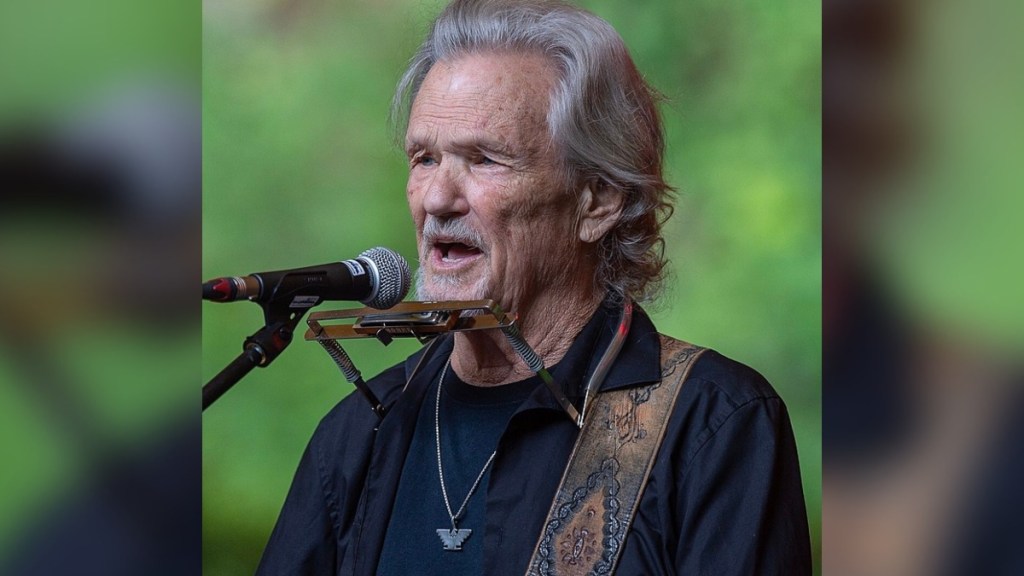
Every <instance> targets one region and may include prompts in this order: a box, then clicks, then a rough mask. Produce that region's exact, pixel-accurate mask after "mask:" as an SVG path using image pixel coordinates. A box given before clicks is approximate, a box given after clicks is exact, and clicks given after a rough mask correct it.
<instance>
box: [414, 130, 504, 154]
mask: <svg viewBox="0 0 1024 576" xmlns="http://www.w3.org/2000/svg"><path fill="white" fill-rule="evenodd" d="M435 142H436V139H434V138H411V139H408V140H406V143H405V153H406V155H407V156H411V155H413V154H414V153H416V152H419V151H421V150H425V149H428V148H431V147H432V146H434V145H435ZM448 147H449V148H450V149H452V150H454V151H455V152H458V153H460V154H465V153H473V152H488V153H492V154H496V155H500V156H504V157H507V158H512V157H514V156H515V154H514V152H513V150H512V149H511V148H510V147H509V146H508V145H507V144H506V143H505V142H502V141H500V140H498V139H496V138H488V137H486V136H481V135H478V136H472V137H470V138H466V139H462V140H457V141H454V142H451V143H449V145H448Z"/></svg>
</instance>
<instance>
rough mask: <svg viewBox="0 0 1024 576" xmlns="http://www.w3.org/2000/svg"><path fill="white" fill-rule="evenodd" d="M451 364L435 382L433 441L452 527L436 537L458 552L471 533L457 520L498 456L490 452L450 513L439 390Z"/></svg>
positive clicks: (439, 476)
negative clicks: (458, 503) (462, 498)
mask: <svg viewBox="0 0 1024 576" xmlns="http://www.w3.org/2000/svg"><path fill="white" fill-rule="evenodd" d="M451 363H452V361H451V359H450V358H449V359H448V362H446V363H445V365H444V369H442V370H441V379H440V380H438V382H437V399H436V400H434V440H435V441H436V442H437V476H438V478H439V479H440V480H441V496H443V497H444V507H445V508H446V509H447V510H448V517H449V518H451V521H452V527H451V529H450V530H449V529H448V528H438V529H437V535H438V536H439V537H440V538H441V543H442V544H444V549H445V550H450V551H454V552H458V551H460V550H462V544H463V543H464V542H465V541H466V539H467V538H469V535H470V534H472V533H473V531H472V530H471V529H469V528H459V527H458V526H457V525H456V524H457V522H458V520H459V518H461V517H462V513H463V512H465V511H466V504H469V499H470V498H471V497H472V496H473V492H476V489H477V486H479V485H480V480H482V479H483V477H484V473H485V472H487V468H488V467H489V466H490V465H491V462H493V461H494V457H495V456H496V455H497V454H498V451H497V450H495V451H494V452H491V457H490V458H488V459H487V462H485V463H484V467H483V468H481V469H480V473H479V474H477V475H476V480H475V481H473V486H471V487H470V488H469V494H466V499H465V500H463V501H462V506H459V511H458V512H455V513H452V505H451V503H450V502H449V501H448V489H447V488H445V486H444V466H442V465H441V388H442V387H443V386H444V377H445V375H447V374H448V366H450V365H451Z"/></svg>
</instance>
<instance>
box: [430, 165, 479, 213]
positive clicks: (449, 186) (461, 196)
mask: <svg viewBox="0 0 1024 576" xmlns="http://www.w3.org/2000/svg"><path fill="white" fill-rule="evenodd" d="M464 180H465V179H464V175H463V174H462V171H461V170H460V167H459V165H458V163H457V162H455V161H454V160H453V159H451V157H449V158H444V159H443V160H442V161H441V162H440V163H439V164H438V165H437V166H436V167H435V168H434V169H433V170H432V171H431V174H430V176H429V177H428V178H426V179H425V182H424V183H423V191H422V193H423V200H422V202H423V210H424V211H426V212H427V213H428V214H430V215H431V216H436V217H439V218H451V217H455V216H462V215H464V214H466V212H468V211H469V203H468V202H467V200H466V195H465V190H464V184H465V182H464Z"/></svg>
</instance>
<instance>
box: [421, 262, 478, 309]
mask: <svg viewBox="0 0 1024 576" xmlns="http://www.w3.org/2000/svg"><path fill="white" fill-rule="evenodd" d="M487 293H488V290H487V283H486V281H484V280H480V281H477V282H473V281H469V280H466V279H464V278H459V277H453V276H445V275H442V274H427V273H424V272H423V269H422V268H420V269H419V270H418V271H417V272H416V298H417V299H418V300H422V301H427V302H438V301H443V300H456V301H466V300H484V299H486V298H489V296H487Z"/></svg>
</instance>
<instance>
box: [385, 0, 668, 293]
mask: <svg viewBox="0 0 1024 576" xmlns="http://www.w3.org/2000/svg"><path fill="white" fill-rule="evenodd" d="M488 51H534V52H536V53H539V54H542V55H544V56H545V57H547V58H549V59H550V60H551V62H552V63H553V64H555V66H556V69H557V71H558V73H559V75H560V78H559V80H558V84H557V87H556V88H555V89H554V92H553V94H552V95H551V104H550V109H549V110H548V117H547V120H548V127H549V130H550V131H551V136H552V140H553V141H554V142H555V144H556V146H557V148H558V149H559V151H560V153H561V155H562V158H561V163H562V167H563V176H564V182H565V185H566V188H567V189H573V190H580V189H581V187H582V185H583V184H589V185H590V186H592V187H605V186H607V187H611V188H612V189H614V190H617V191H619V192H620V193H622V194H623V197H624V207H623V212H622V215H621V216H620V218H619V220H618V222H616V224H615V226H613V227H612V229H611V230H610V231H609V232H608V233H607V234H605V236H604V237H603V238H602V239H601V240H600V244H599V248H598V252H599V254H600V263H599V265H598V272H597V277H596V279H595V281H596V283H597V285H598V286H603V287H604V288H605V289H607V290H609V291H611V292H612V293H613V294H614V295H616V296H618V297H619V298H622V297H626V296H628V297H631V298H635V299H637V300H641V301H643V300H651V299H653V298H654V297H655V295H656V294H657V293H658V291H659V288H660V284H661V281H662V279H663V278H664V269H665V264H666V259H665V256H664V247H665V241H664V239H663V238H662V236H661V226H662V224H663V223H664V221H665V220H666V219H667V218H668V217H669V216H670V215H671V213H672V205H671V203H670V202H671V201H672V188H671V187H670V186H669V185H668V184H667V183H666V182H665V180H664V179H663V177H662V155H663V153H664V137H663V135H662V131H661V120H660V118H659V116H658V110H657V106H656V102H657V100H658V95H657V93H656V92H655V91H654V90H653V89H652V88H651V87H650V86H648V85H647V82H645V81H644V79H643V77H642V76H641V75H640V72H639V71H638V70H637V69H636V66H635V65H634V64H633V60H632V59H631V58H630V56H629V51H628V50H627V49H626V46H625V44H624V43H623V41H622V38H621V37H620V36H619V34H618V32H616V31H615V29H614V28H612V27H611V25H610V24H608V23H607V22H605V21H604V20H602V19H601V18H599V17H597V16H595V15H593V14H591V13H589V12H587V11H585V10H582V9H580V8H577V7H575V6H571V5H569V4H566V3H564V2H561V1H559V0H454V1H453V2H452V3H451V4H449V5H448V6H447V7H446V8H445V9H444V10H443V11H442V12H441V14H440V15H438V17H437V19H436V20H435V21H434V23H433V26H432V28H431V30H430V33H429V34H428V36H427V38H426V39H425V40H424V41H423V44H422V45H421V46H420V48H419V50H417V52H416V54H415V55H414V56H413V57H412V60H411V61H410V63H409V67H408V68H407V69H406V71H405V73H404V74H403V76H402V78H401V80H400V81H399V83H398V88H397V90H396V91H395V97H394V100H393V101H392V107H391V119H392V126H393V128H394V129H395V134H396V137H397V138H399V139H401V138H404V134H405V130H406V129H407V128H408V122H409V114H410V110H411V107H412V102H413V100H414V99H415V98H416V94H417V93H418V91H419V88H420V85H421V84H422V83H423V79H424V78H425V77H426V76H427V72H429V71H430V69H431V67H433V65H434V64H435V63H437V62H438V61H443V60H452V59H454V58H457V57H459V56H461V55H464V54H467V53H473V52H488Z"/></svg>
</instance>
